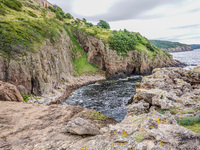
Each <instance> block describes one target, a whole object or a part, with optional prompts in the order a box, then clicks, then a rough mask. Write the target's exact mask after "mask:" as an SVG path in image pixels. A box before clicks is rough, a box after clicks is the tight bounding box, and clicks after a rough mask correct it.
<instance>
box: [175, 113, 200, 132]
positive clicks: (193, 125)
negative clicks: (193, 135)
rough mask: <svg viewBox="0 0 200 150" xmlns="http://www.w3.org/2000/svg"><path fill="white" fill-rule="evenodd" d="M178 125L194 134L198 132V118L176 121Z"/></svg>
mask: <svg viewBox="0 0 200 150" xmlns="http://www.w3.org/2000/svg"><path fill="white" fill-rule="evenodd" d="M176 121H177V122H178V124H179V125H181V126H184V127H186V128H188V129H191V130H192V131H194V132H197V133H198V132H200V117H187V118H183V119H176Z"/></svg>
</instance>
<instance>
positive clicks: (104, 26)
mask: <svg viewBox="0 0 200 150" xmlns="http://www.w3.org/2000/svg"><path fill="white" fill-rule="evenodd" d="M97 26H99V27H101V28H104V29H110V25H109V24H108V23H107V22H106V21H104V20H99V23H98V24H97Z"/></svg>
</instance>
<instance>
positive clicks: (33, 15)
mask: <svg viewBox="0 0 200 150" xmlns="http://www.w3.org/2000/svg"><path fill="white" fill-rule="evenodd" d="M28 15H29V16H31V17H34V18H37V17H38V16H37V15H36V14H35V13H34V12H32V11H30V10H29V11H28Z"/></svg>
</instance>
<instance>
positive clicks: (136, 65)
mask: <svg viewBox="0 0 200 150" xmlns="http://www.w3.org/2000/svg"><path fill="white" fill-rule="evenodd" d="M75 35H76V36H77V39H78V41H79V43H80V45H81V46H82V47H83V49H84V51H85V52H86V53H87V60H88V61H89V62H91V63H94V64H96V65H97V66H99V67H100V68H101V69H102V70H104V71H106V77H107V78H115V77H124V76H127V75H132V74H149V73H151V71H152V69H154V68H157V67H167V66H178V65H179V64H180V62H178V61H176V60H174V59H173V58H172V56H171V55H169V54H168V55H164V54H162V53H156V52H155V53H154V54H153V56H152V55H151V54H148V53H144V52H140V51H138V50H132V51H128V53H127V54H125V55H123V54H118V53H117V51H115V50H112V49H110V48H109V46H108V44H107V43H105V42H104V41H102V40H100V39H97V38H95V37H94V36H89V35H87V34H85V33H83V32H81V31H78V30H76V31H75Z"/></svg>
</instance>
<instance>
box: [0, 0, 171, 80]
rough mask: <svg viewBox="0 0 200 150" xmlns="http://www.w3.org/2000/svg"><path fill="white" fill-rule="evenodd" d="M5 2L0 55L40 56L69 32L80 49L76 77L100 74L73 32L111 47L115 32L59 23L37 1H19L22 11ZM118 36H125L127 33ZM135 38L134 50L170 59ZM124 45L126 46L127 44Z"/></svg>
mask: <svg viewBox="0 0 200 150" xmlns="http://www.w3.org/2000/svg"><path fill="white" fill-rule="evenodd" d="M3 1H9V0H0V5H1V9H0V12H3V13H1V15H0V39H1V44H0V55H2V56H4V57H7V58H9V59H10V58H11V59H12V58H15V56H16V54H17V55H26V53H28V52H37V50H38V49H39V48H40V46H41V45H42V44H43V43H44V41H45V40H46V39H50V41H51V43H52V44H54V43H55V42H56V39H59V36H60V32H63V29H64V28H65V30H66V31H67V32H68V33H69V35H70V37H71V40H72V42H73V44H74V46H75V47H76V48H75V49H74V59H73V63H74V70H75V75H76V76H80V75H83V74H95V73H96V72H98V70H99V68H98V67H97V66H95V65H93V64H91V63H88V62H87V56H86V54H85V53H84V51H83V49H82V48H81V47H80V46H79V44H78V43H77V40H76V37H75V36H74V34H73V29H78V30H81V31H83V32H84V33H87V34H88V35H91V36H94V37H96V38H99V39H102V40H104V41H105V42H106V43H107V44H108V45H109V37H111V36H112V35H113V33H114V32H113V31H111V30H108V29H103V28H100V27H98V26H96V25H91V24H89V23H88V22H87V21H86V20H85V21H83V20H80V19H72V18H71V19H67V18H63V19H61V20H59V19H57V18H56V13H55V12H52V11H50V9H47V8H42V7H40V6H39V4H38V3H36V2H34V1H33V3H30V1H29V0H18V1H20V2H21V3H22V4H23V6H22V8H21V9H19V10H16V9H13V8H10V7H8V6H7V5H5V4H4V3H3ZM11 1H16V0H11ZM11 1H9V2H11ZM118 32H119V33H120V32H122V34H123V31H118ZM131 35H132V37H133V38H134V39H135V40H134V49H135V50H137V51H139V52H141V53H143V54H146V55H148V56H149V58H150V59H152V60H155V59H156V58H157V56H158V55H164V56H169V57H170V55H169V54H168V53H165V52H164V51H162V50H160V49H158V48H157V47H155V46H153V45H152V44H150V42H149V41H148V40H147V39H146V38H144V37H142V36H141V35H140V34H139V33H131ZM119 41H120V40H119ZM121 41H122V42H124V41H125V42H126V40H124V41H123V40H121ZM119 44H120V43H118V45H119ZM134 49H130V50H134ZM127 51H129V50H124V49H122V50H120V53H122V54H123V53H126V52H127Z"/></svg>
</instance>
